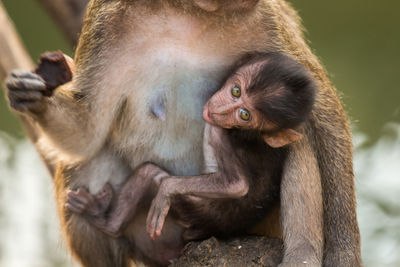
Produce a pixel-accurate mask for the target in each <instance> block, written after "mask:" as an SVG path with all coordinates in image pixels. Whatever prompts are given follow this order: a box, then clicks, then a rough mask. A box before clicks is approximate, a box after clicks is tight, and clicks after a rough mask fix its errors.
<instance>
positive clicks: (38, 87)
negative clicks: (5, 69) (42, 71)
mask: <svg viewBox="0 0 400 267" xmlns="http://www.w3.org/2000/svg"><path fill="white" fill-rule="evenodd" d="M6 86H7V88H8V89H9V90H33V91H45V90H46V83H45V81H44V80H43V79H42V78H41V77H40V76H39V75H37V74H35V73H32V72H30V71H26V70H14V71H13V72H11V75H10V76H9V77H8V79H7V81H6Z"/></svg>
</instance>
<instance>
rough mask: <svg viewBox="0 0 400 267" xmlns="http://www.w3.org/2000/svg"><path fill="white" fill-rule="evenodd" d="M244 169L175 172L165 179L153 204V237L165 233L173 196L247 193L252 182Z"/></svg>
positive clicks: (150, 225)
mask: <svg viewBox="0 0 400 267" xmlns="http://www.w3.org/2000/svg"><path fill="white" fill-rule="evenodd" d="M240 173H241V172H240V170H236V171H234V172H232V174H227V173H224V172H222V171H219V172H216V173H212V174H205V175H199V176H179V177H178V176H171V177H168V178H165V179H163V180H162V181H161V185H160V188H159V190H158V193H157V195H156V197H155V198H154V199H153V202H152V204H151V207H150V211H149V214H148V217H147V232H148V233H149V234H150V236H151V237H152V238H153V239H155V238H156V236H160V235H161V231H162V228H163V226H164V222H165V218H166V216H167V214H168V211H169V209H170V206H171V199H172V197H173V196H176V195H188V196H196V197H201V198H209V199H219V198H232V199H234V198H240V197H243V196H245V195H246V194H247V192H248V190H249V185H248V182H247V179H246V178H245V176H243V175H241V174H240ZM233 174H234V175H233ZM228 179H229V180H228ZM178 219H179V218H178ZM189 226H190V225H189Z"/></svg>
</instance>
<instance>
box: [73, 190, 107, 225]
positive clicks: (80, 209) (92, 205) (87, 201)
mask: <svg viewBox="0 0 400 267" xmlns="http://www.w3.org/2000/svg"><path fill="white" fill-rule="evenodd" d="M113 194H114V193H113V189H112V186H111V185H110V184H106V185H105V186H104V188H103V191H102V192H100V193H99V194H97V195H94V196H93V195H91V194H90V193H89V191H88V190H87V189H86V188H84V187H81V188H79V189H78V190H77V191H70V192H68V194H67V208H68V209H70V210H71V211H73V212H75V213H78V214H87V215H90V216H94V217H101V216H105V213H106V212H107V210H108V209H109V207H110V204H111V199H112V197H113Z"/></svg>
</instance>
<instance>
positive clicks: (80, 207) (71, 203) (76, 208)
mask: <svg viewBox="0 0 400 267" xmlns="http://www.w3.org/2000/svg"><path fill="white" fill-rule="evenodd" d="M65 207H66V208H67V209H68V210H70V211H72V212H74V213H77V214H83V213H84V212H85V211H86V207H85V205H84V204H82V203H80V202H77V201H75V200H73V199H67V203H66V204H65Z"/></svg>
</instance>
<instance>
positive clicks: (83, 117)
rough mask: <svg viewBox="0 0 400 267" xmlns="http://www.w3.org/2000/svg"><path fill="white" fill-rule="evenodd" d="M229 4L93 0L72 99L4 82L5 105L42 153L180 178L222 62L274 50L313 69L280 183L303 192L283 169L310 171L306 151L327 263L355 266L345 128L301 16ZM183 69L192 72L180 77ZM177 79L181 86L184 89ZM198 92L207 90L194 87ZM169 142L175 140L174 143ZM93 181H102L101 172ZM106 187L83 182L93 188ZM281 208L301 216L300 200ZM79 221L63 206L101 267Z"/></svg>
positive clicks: (194, 161)
mask: <svg viewBox="0 0 400 267" xmlns="http://www.w3.org/2000/svg"><path fill="white" fill-rule="evenodd" d="M236 1H239V2H240V1H241V0H235V1H230V2H229V3H227V2H222V1H218V3H220V4H222V6H221V7H220V8H219V9H218V10H217V11H216V12H211V13H210V12H207V11H205V10H201V9H200V8H199V7H198V6H196V5H194V4H193V2H192V1H189V0H171V1H159V0H151V1H125V0H92V1H91V2H90V4H89V8H88V15H87V17H86V20H85V26H84V28H83V32H82V35H81V38H80V42H79V45H78V49H77V53H76V57H75V61H76V64H77V72H76V73H77V75H76V78H75V79H74V81H73V85H72V86H70V87H66V88H65V90H67V91H69V92H70V94H72V95H79V97H73V98H72V100H71V98H69V97H66V95H68V94H59V93H57V92H56V93H55V95H54V96H53V97H51V98H48V99H42V98H40V97H39V95H38V94H36V95H35V96H34V97H35V100H36V102H28V103H26V102H25V103H16V101H12V99H14V100H15V99H18V95H17V94H16V93H15V92H14V91H13V90H9V97H10V99H11V101H10V104H11V105H12V107H14V109H16V110H18V111H20V112H24V113H28V114H31V115H32V116H34V118H36V119H37V121H38V122H39V124H40V126H41V127H42V129H43V138H42V141H41V142H42V147H43V149H46V150H47V151H48V152H47V153H48V154H49V155H53V156H56V157H57V158H58V159H62V160H63V161H64V162H66V164H78V166H79V165H81V166H85V164H89V165H90V161H92V160H93V159H96V157H98V156H97V155H98V154H99V153H101V151H102V149H103V148H104V147H105V146H107V147H108V148H109V149H110V151H112V153H110V155H111V156H112V157H114V158H117V159H119V160H120V162H124V161H125V160H126V161H129V162H128V165H129V168H131V169H133V168H135V167H136V166H138V165H139V164H141V163H142V162H145V161H151V162H154V163H156V164H157V165H159V166H161V167H163V168H165V169H167V170H168V171H170V172H172V173H174V174H176V175H188V174H198V172H199V171H200V166H199V165H198V164H199V162H201V161H202V160H201V151H200V150H201V149H199V148H200V147H201V142H202V140H201V139H202V137H201V133H202V129H203V125H202V123H201V122H199V120H198V119H199V117H198V116H197V115H196V114H200V113H201V110H199V109H200V107H202V105H203V104H204V102H205V101H206V99H207V98H208V97H209V96H210V94H211V93H212V92H213V90H216V86H217V84H218V83H219V82H221V79H222V77H223V76H224V75H225V74H226V71H227V70H228V69H229V67H230V66H232V65H233V63H234V62H235V61H236V60H238V59H239V58H240V57H241V56H242V55H243V54H245V53H248V52H271V51H278V52H282V53H284V54H286V55H289V56H291V57H293V58H294V59H295V60H297V61H299V62H301V63H302V64H303V65H305V66H306V67H307V68H308V69H309V70H310V71H311V72H312V73H313V76H314V78H315V79H316V81H317V83H318V87H319V90H318V92H317V95H316V104H315V106H314V108H313V112H312V117H311V119H309V121H308V123H307V124H306V127H305V129H304V133H305V134H306V137H307V138H303V140H302V141H301V142H300V143H298V144H297V145H298V146H296V148H295V149H292V150H291V151H290V152H289V159H290V160H289V162H291V164H289V165H288V166H286V168H288V169H287V170H286V169H285V172H284V173H285V174H287V176H286V175H284V177H283V179H284V181H285V180H286V181H287V183H289V186H288V187H287V188H302V189H305V194H306V195H308V194H309V193H308V191H309V190H310V189H307V188H306V187H305V183H306V182H308V180H307V179H306V180H303V179H293V180H291V179H289V177H292V176H296V177H303V176H307V173H308V171H309V166H308V164H310V163H309V162H308V161H307V162H302V161H301V159H304V158H301V157H300V156H301V155H303V156H304V155H309V156H311V161H313V159H316V160H317V162H318V166H319V172H320V176H321V182H322V197H323V200H324V233H325V253H324V266H361V265H362V263H361V257H360V236H359V230H358V225H357V220H356V212H355V208H356V207H355V194H354V181H353V166H352V144H351V134H350V129H349V125H348V121H347V119H346V115H345V113H344V111H343V108H342V106H341V103H340V100H339V99H338V97H337V94H336V90H335V88H334V87H333V86H332V85H331V83H330V82H329V80H328V78H327V76H326V74H325V71H324V69H323V68H322V66H321V65H320V63H319V62H318V59H317V58H316V57H315V56H314V55H313V54H312V52H311V50H310V48H309V47H308V45H307V44H306V42H305V40H304V36H303V33H302V28H301V25H300V20H299V18H298V17H297V14H296V13H295V11H294V10H293V9H292V8H291V7H290V5H288V4H287V3H286V2H285V1H283V0H261V1H260V2H259V3H258V4H257V6H256V8H255V9H240V11H239V10H235V9H234V10H231V9H229V6H230V5H232V6H233V5H236V4H237V3H239V2H236ZM143 3H145V5H143ZM158 30H161V31H158ZM244 37H245V38H244ZM171 40H173V41H171ZM161 44H162V45H161ZM150 49H152V50H150ZM157 53H160V54H157ZM178 54H179V57H178ZM166 55H167V57H166ZM163 60H164V61H163ZM204 66H206V69H205V68H204ZM183 73H185V74H186V75H189V78H188V77H187V76H180V74H183ZM190 73H196V76H195V77H196V78H197V79H198V81H199V82H198V83H194V82H196V81H197V80H195V79H190V77H193V75H192V76H190ZM150 76H151V79H150ZM168 77H173V78H175V79H176V80H174V79H172V80H168ZM206 81H207V84H206ZM160 84H162V85H165V86H166V88H169V89H171V90H166V91H161V93H165V94H166V99H167V104H168V105H167V110H168V112H167V123H166V124H161V123H160V122H159V121H158V120H156V119H153V118H152V117H149V116H148V115H147V113H146V112H147V109H146V105H145V103H147V102H149V101H151V100H152V99H153V98H154V97H156V96H157V94H159V93H160V92H159V91H157V90H159V89H158V87H157V86H159V85H160ZM14 85H15V84H14ZM180 85H181V86H184V87H185V89H186V91H180V90H179V88H180V87H179V86H180ZM12 87H13V84H12V83H11V86H10V88H12ZM116 88H117V89H118V90H119V91H116ZM132 88H134V89H135V90H131V89H132ZM192 88H196V91H193V90H192ZM199 88H200V89H201V90H200V89H199ZM38 90H44V89H43V88H42V87H41V88H38ZM190 90H192V91H190ZM199 91H201V92H203V93H202V94H198V92H199ZM183 92H185V93H183ZM30 94H32V93H30ZM138 95H139V96H140V98H139V97H137V96H138ZM188 97H189V99H190V101H193V102H192V103H191V104H192V105H190V106H180V105H178V104H177V103H176V101H179V103H185V102H186V101H187V98H188ZM37 98H40V104H41V105H42V106H43V103H48V104H47V105H45V107H46V109H47V111H46V112H44V109H42V108H41V109H40V112H39V111H38V110H37V109H35V108H37V106H35V105H36V104H37V103H38V101H39V100H38V99H37ZM196 101H199V102H196ZM177 107H178V109H177ZM173 108H175V110H174V109H173ZM172 110H173V111H172ZM196 116H197V117H196ZM187 125H190V127H187ZM60 129H63V130H62V131H60ZM172 137H175V138H172ZM176 137H178V138H176ZM172 139H173V140H177V141H175V142H176V143H169V140H172ZM184 144H190V145H186V146H184ZM310 145H311V147H312V150H310V149H309V146H310ZM172 148H173V149H172ZM168 152H173V154H172V155H170V154H169V153H168ZM112 157H111V158H112ZM102 164H103V165H106V164H108V163H107V162H103V163H102ZM314 175H315V173H314ZM69 177H70V181H73V183H74V184H75V183H76V184H79V185H82V186H87V185H88V184H90V182H91V181H93V180H91V179H89V178H90V177H87V179H89V180H87V179H86V180H85V179H83V178H85V177H82V175H81V169H77V170H74V171H73V173H71V174H70V175H69ZM91 178H92V179H94V180H95V181H98V180H99V181H100V180H101V179H102V178H101V177H99V176H98V175H97V177H91ZM121 179H122V178H121ZM63 180H64V176H62V175H58V176H57V177H56V183H58V184H59V187H58V188H59V189H58V198H59V201H58V202H59V205H63V203H64V199H63V195H64V194H65V191H67V190H70V189H73V188H70V187H69V185H68V184H64V182H63ZM122 180H123V179H122ZM104 182H105V181H103V184H104ZM111 182H113V181H111ZM103 184H101V183H100V182H99V183H98V184H96V183H95V184H94V185H91V186H89V189H90V191H91V193H96V191H97V190H100V189H101V188H102V186H103ZM62 185H63V186H65V188H63V187H62ZM310 188H312V187H310ZM311 196H315V197H316V198H318V197H319V196H318V195H317V194H311ZM315 201H318V200H317V199H316V200H315ZM287 204H290V205H296V207H297V208H298V210H299V211H304V212H306V213H307V212H308V211H307V208H306V207H304V203H302V202H301V201H300V200H296V199H294V200H293V203H291V202H287ZM284 205H285V203H282V206H284ZM60 209H62V208H60ZM283 209H284V208H283ZM295 216H296V215H295ZM77 217H78V216H77V215H71V217H67V216H66V215H63V214H61V219H62V220H63V221H64V223H63V225H64V226H65V231H66V233H67V236H70V237H76V239H75V240H76V242H77V243H76V242H71V243H70V244H71V247H72V248H71V249H72V250H73V251H75V252H76V255H77V257H78V258H80V259H81V261H83V262H86V266H99V265H96V264H93V265H90V263H89V262H90V261H96V260H98V257H100V255H99V254H97V253H96V254H91V253H90V252H88V251H91V250H90V249H88V247H91V245H90V242H92V244H96V246H98V244H101V243H102V242H103V241H101V240H100V241H99V240H97V238H99V237H98V235H96V236H95V237H93V236H90V235H91V234H90V233H93V232H92V231H93V229H91V230H89V231H88V232H85V231H86V230H82V228H84V227H82V224H72V223H71V224H70V222H72V221H74V220H77V221H79V218H77ZM301 218H308V219H311V218H310V217H307V216H300V217H293V218H292V220H293V222H298V223H299V224H302V222H299V221H298V220H300V219H301ZM83 225H85V224H83ZM266 227H267V226H266ZM84 229H85V228H84ZM304 231H307V233H308V232H312V231H309V230H308V229H307V230H304ZM85 234H88V236H85ZM299 234H300V235H301V234H303V232H301V233H299ZM293 238H295V237H293ZM72 239H73V238H72ZM72 239H71V240H72ZM88 241H90V242H88ZM85 242H86V246H85V245H84V244H85ZM107 242H114V241H113V240H109V241H107ZM79 244H80V245H81V247H80V245H79ZM299 246H300V248H301V244H299ZM311 247H312V246H311ZM309 248H310V247H306V248H304V249H309ZM86 249H87V250H86ZM290 249H291V248H286V250H287V251H289V250H290ZM294 253H295V252H294ZM117 254H118V253H117ZM286 256H290V255H286ZM88 257H92V258H93V259H89V258H88ZM107 260H108V259H104V262H106V261H107Z"/></svg>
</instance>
